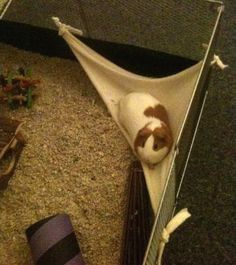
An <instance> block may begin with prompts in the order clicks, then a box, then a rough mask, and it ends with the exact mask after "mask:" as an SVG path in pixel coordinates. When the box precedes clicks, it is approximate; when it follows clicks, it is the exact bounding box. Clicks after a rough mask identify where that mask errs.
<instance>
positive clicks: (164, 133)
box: [134, 123, 173, 153]
mask: <svg viewBox="0 0 236 265" xmlns="http://www.w3.org/2000/svg"><path fill="white" fill-rule="evenodd" d="M147 126H148V124H146V125H145V127H143V128H142V129H140V130H139V131H138V134H137V136H136V138H135V141H134V150H135V152H136V153H137V150H138V147H144V145H145V143H146V141H147V139H148V137H149V136H150V135H153V137H154V144H153V150H154V151H158V150H160V149H162V148H163V147H165V146H166V147H167V148H168V150H170V149H171V146H172V144H173V138H172V134H171V131H170V129H169V127H168V126H166V125H165V124H164V123H162V127H160V128H155V130H154V131H152V130H151V129H148V128H147Z"/></svg>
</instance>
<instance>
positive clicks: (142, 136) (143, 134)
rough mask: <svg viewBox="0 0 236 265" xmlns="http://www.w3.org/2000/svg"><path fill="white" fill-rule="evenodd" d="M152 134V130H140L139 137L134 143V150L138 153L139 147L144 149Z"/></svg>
mask: <svg viewBox="0 0 236 265" xmlns="http://www.w3.org/2000/svg"><path fill="white" fill-rule="evenodd" d="M151 134H152V130H150V129H148V128H147V127H144V128H142V129H140V130H139V131H138V133H137V136H136V138H135V141H134V149H135V151H136V152H137V149H138V147H144V146H145V143H146V141H147V138H148V137H149V136H150V135H151Z"/></svg>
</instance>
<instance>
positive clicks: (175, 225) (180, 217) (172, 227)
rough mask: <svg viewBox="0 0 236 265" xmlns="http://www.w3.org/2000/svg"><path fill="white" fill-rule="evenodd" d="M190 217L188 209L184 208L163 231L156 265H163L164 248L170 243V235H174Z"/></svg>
mask: <svg viewBox="0 0 236 265" xmlns="http://www.w3.org/2000/svg"><path fill="white" fill-rule="evenodd" d="M190 216H191V214H190V213H189V212H188V209H187V208H184V209H182V210H181V211H179V212H178V213H177V214H176V215H175V216H174V217H173V218H172V219H171V220H170V222H169V223H168V224H167V226H166V227H165V228H164V229H163V231H162V234H161V242H160V245H159V248H158V260H157V264H156V265H161V260H162V255H163V252H164V248H165V245H166V243H168V242H169V238H170V234H171V233H173V232H174V231H175V229H177V228H178V227H179V226H180V225H181V224H182V223H183V222H184V221H185V220H186V219H188V218H189V217H190Z"/></svg>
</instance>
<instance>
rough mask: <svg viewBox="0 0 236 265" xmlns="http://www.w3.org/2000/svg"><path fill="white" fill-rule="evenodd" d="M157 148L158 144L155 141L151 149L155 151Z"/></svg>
mask: <svg viewBox="0 0 236 265" xmlns="http://www.w3.org/2000/svg"><path fill="white" fill-rule="evenodd" d="M157 149H158V144H157V143H154V145H153V150H154V151H156V150H157Z"/></svg>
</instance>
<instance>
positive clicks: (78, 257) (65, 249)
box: [26, 214, 85, 265]
mask: <svg viewBox="0 0 236 265" xmlns="http://www.w3.org/2000/svg"><path fill="white" fill-rule="evenodd" d="M26 236H27V240H28V243H29V245H30V248H31V253H32V256H33V259H34V262H35V264H36V265H85V262H84V260H83V258H82V254H81V251H80V247H79V244H78V242H77V239H76V236H75V233H74V229H73V226H72V224H71V221H70V218H69V216H68V215H66V214H58V215H54V216H50V217H48V218H45V219H43V220H40V221H39V222H37V223H35V224H33V225H31V226H30V227H29V228H28V229H27V230H26Z"/></svg>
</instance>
